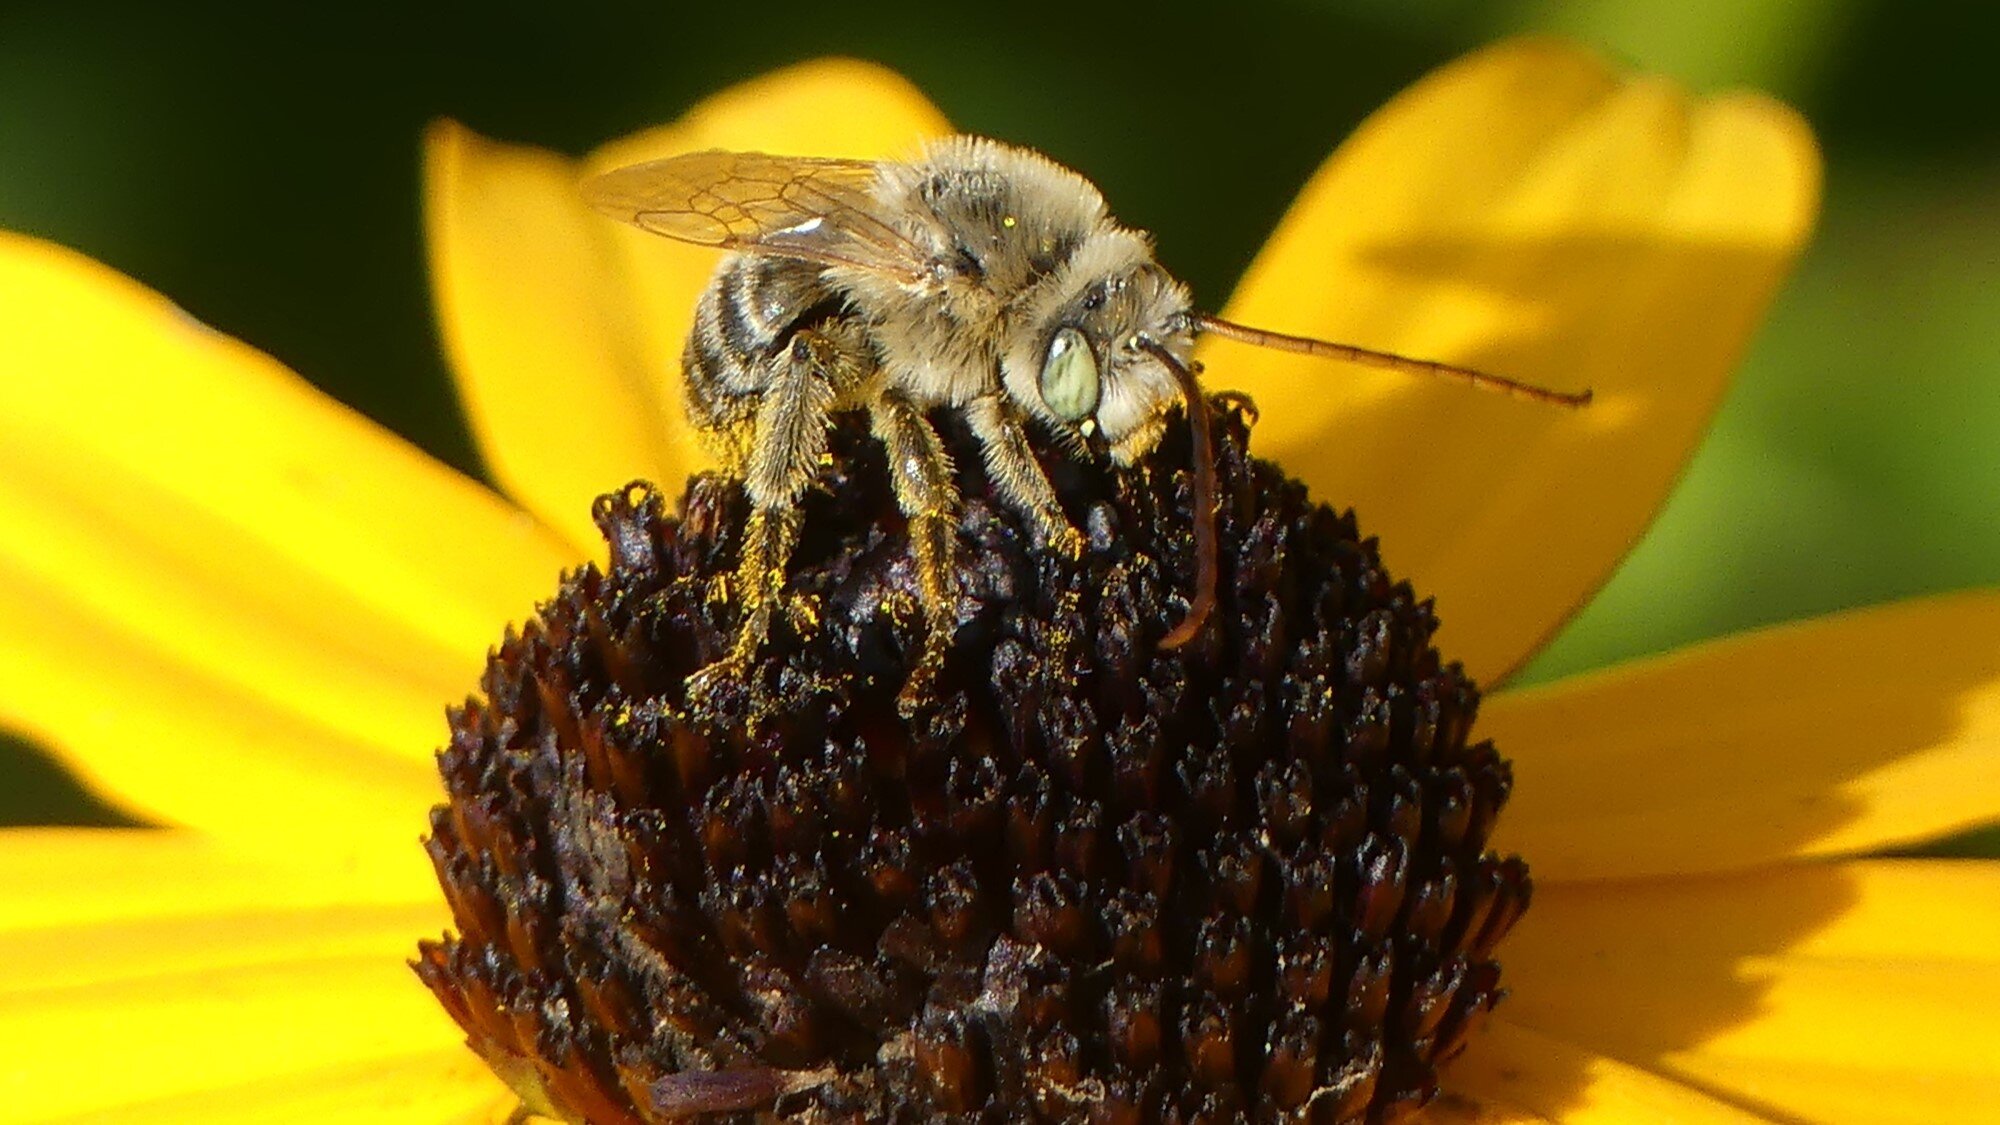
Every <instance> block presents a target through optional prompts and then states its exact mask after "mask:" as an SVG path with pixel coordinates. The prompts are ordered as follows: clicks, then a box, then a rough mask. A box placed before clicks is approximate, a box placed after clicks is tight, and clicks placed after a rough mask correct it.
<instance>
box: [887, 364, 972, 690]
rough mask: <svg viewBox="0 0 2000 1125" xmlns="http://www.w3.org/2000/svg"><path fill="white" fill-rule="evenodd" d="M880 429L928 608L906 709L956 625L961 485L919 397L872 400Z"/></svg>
mask: <svg viewBox="0 0 2000 1125" xmlns="http://www.w3.org/2000/svg"><path fill="white" fill-rule="evenodd" d="M868 415H869V422H870V424H871V426H872V428H873V429H874V431H875V437H876V439H877V440H879V441H880V442H881V443H882V446H883V448H884V450H885V452H886V453H887V454H888V460H889V479H890V482H891V483H892V484H893V485H894V486H895V490H896V504H897V506H898V507H900V508H901V509H902V510H903V516H904V518H905V519H907V520H908V522H909V529H910V552H911V554H912V555H914V556H915V558H916V564H917V597H918V601H919V602H921V603H922V610H923V615H924V647H923V653H922V655H921V656H920V657H919V658H918V660H917V662H916V664H915V665H914V666H912V668H911V669H910V675H909V679H907V680H906V681H905V682H904V684H903V691H902V694H901V695H899V696H898V697H897V700H896V702H897V706H898V707H899V708H901V709H902V711H903V713H904V714H905V715H908V714H910V713H912V712H913V711H914V710H915V709H916V708H917V707H918V706H919V705H921V704H922V703H923V702H925V701H926V699H927V697H928V695H929V693H930V686H931V683H932V681H933V680H934V679H935V678H936V677H937V673H938V670H939V668H941V667H942V666H943V664H944V654H945V650H946V649H947V648H949V647H950V643H951V637H952V633H953V632H954V631H955V630H956V628H957V623H958V615H957V604H956V603H957V601H958V581H957V578H956V576H955V574H954V572H953V570H952V563H953V554H954V552H953V539H954V537H955V536H956V534H957V531H958V486H957V485H956V484H954V483H953V481H952V464H951V455H950V454H948V453H946V452H945V449H944V443H943V442H942V441H940V440H939V439H938V435H937V431H936V430H935V429H933V428H932V427H931V424H930V420H929V419H927V418H925V417H924V414H923V411H921V410H919V409H918V408H917V406H916V404H915V403H913V402H911V401H910V400H909V399H907V398H905V397H903V396H902V395H901V394H899V393H897V392H896V391H893V390H885V391H883V392H882V393H881V394H879V395H877V396H876V397H875V399H874V401H872V402H871V403H869V408H868Z"/></svg>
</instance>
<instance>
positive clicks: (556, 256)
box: [424, 121, 687, 555]
mask: <svg viewBox="0 0 2000 1125" xmlns="http://www.w3.org/2000/svg"><path fill="white" fill-rule="evenodd" d="M424 152H425V160H424V218H425V223H426V226H427V229H428V232H429V243H430V258H431V287H432V290H433V292H434V293H435V296H436V300H437V309H438V322H439V328H440V331H441V333H442V335H443V339H444V347H445V352H446V354H447V356H448V357H449V358H450V361H451V365H452V371H453V373H454V374H455V375H456V377H457V385H458V391H459V397H460V399H461V400H462V401H463V402H464V404H465V411H466V416H467V418H468V420H469V421H470V422H471V425H472V431H473V434H474V436H475V437H477V438H478V441H479V447H480V450H481V452H483V453H484V454H485V457H486V464H487V468H488V469H489V470H490V471H491V472H492V474H493V479H494V480H496V481H498V482H499V483H500V486H501V487H502V488H504V489H506V490H507V492H508V494H509V495H511V496H513V497H514V498H515V499H517V500H519V501H520V502H521V503H522V504H523V505H524V506H526V507H527V508H528V509H529V510H530V511H532V512H534V513H535V514H536V515H537V516H539V517H541V519H542V520H543V521H544V522H546V523H547V524H548V525H549V526H550V527H553V528H556V529H557V530H559V531H561V532H562V533H563V535H564V536H565V537H567V538H568V539H569V541H570V543H571V544H572V546H573V547H574V549H575V550H576V551H577V552H579V553H580V554H586V555H598V554H601V553H602V549H603V540H602V539H601V537H600V536H599V535H598V534H597V529H596V526H595V525H594V524H593V523H592V522H591V518H590V506H591V501H592V500H593V499H594V498H595V497H596V496H598V495H599V494H600V493H604V492H609V491H611V490H612V489H614V488H617V487H618V486H620V485H622V484H624V483H625V482H627V481H630V480H634V479H645V480H653V481H662V482H672V481H675V480H677V479H678V478H679V477H680V476H682V475H683V474H684V473H685V472H686V471H687V461H686V458H685V457H684V456H683V455H681V454H680V453H678V452H677V451H676V450H674V449H673V448H672V447H671V446H670V445H669V444H668V440H667V437H666V435H665V433H664V432H663V430H662V428H661V421H660V420H661V418H662V417H664V415H665V411H666V406H665V405H664V401H665V400H664V399H663V398H662V396H661V393H660V389H661V388H660V384H661V381H662V379H663V378H665V376H666V373H665V372H663V371H661V370H659V369H657V368H655V367H653V366H651V365H649V364H648V363H647V362H646V357H645V355H644V353H643V352H642V351H641V350H640V348H639V347H638V344H637V337H636V331H637V326H636V324H635V323H634V319H633V311H632V307H631V302H630V300H629V298H628V297H627V295H626V293H625V290H624V287H623V284H622V281H621V279H620V277H619V273H618V269H617V265H616V262H615V261H614V259H613V252H612V249H611V241H610V240H611V231H610V228H609V224H607V223H605V222H603V221H601V220H599V219H598V218H597V217H596V216H595V215H593V214H591V213H590V212H589V211H588V210H587V209H586V208H585V207H584V206H583V201H582V199H581V198H580V197H579V196H578V195H577V188H576V181H577V170H576V165H575V164H574V163H573V162H571V161H570V160H567V159H565V158H563V157H560V156H557V155H556V154H554V153H551V152H545V151H543V150H541V149H536V148H527V147H522V146H516V145H503V144H496V143H494V142H492V141H488V140H485V139H484V138H481V137H479V136H476V135H474V134H473V133H472V132H470V131H469V130H467V129H464V128H462V127H460V126H459V125H457V124H455V123H453V122H449V121H445V122H440V123H438V124H437V125H435V126H433V127H432V128H431V130H430V132H429V133H428V134H427V135H426V136H425V138H424Z"/></svg>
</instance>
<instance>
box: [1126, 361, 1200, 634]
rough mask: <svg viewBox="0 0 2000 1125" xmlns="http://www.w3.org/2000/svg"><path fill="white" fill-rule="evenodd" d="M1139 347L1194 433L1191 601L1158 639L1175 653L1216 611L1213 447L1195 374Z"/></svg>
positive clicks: (1178, 362) (1179, 362)
mask: <svg viewBox="0 0 2000 1125" xmlns="http://www.w3.org/2000/svg"><path fill="white" fill-rule="evenodd" d="M1139 346H1140V347H1142V348H1144V349H1146V351H1148V352H1150V353H1151V354H1152V356H1153V358H1155V359H1157V360H1159V361H1160V362H1161V363H1163V364H1165V365H1166V367H1167V370H1169V371H1171V372H1173V373H1174V378H1175V379H1178V380H1179V381H1180V384H1181V398H1182V400H1183V401H1185V402H1186V403H1187V417H1188V425H1189V427H1190V429H1191V430H1192V431H1193V432H1192V433H1190V434H1189V437H1190V438H1192V439H1193V441H1194V560H1195V563H1194V565H1195V577H1194V587H1195V588H1194V597H1192V598H1190V599H1188V611H1187V616H1186V617H1184V618H1182V619H1181V623H1180V624H1179V625H1176V626H1174V631H1173V632H1171V633H1168V634H1167V635H1166V636H1164V637H1161V638H1160V647H1161V648H1164V649H1176V648H1179V647H1181V646H1182V645H1184V644H1186V643H1188V642H1189V641H1191V640H1194V639H1195V638H1196V637H1198V636H1200V635H1201V627H1202V626H1203V625H1206V624H1208V615H1209V614H1210V613H1211V612H1212V611H1213V610H1214V609H1215V569H1216V563H1215V551H1216V548H1215V445H1214V443H1213V442H1212V441H1211V440H1210V439H1209V434H1208V401H1207V400H1206V399H1204V398H1202V395H1201V384H1200V383H1198V382H1196V381H1195V377H1194V372H1192V371H1190V370H1188V367H1187V365H1186V364H1184V363H1182V362H1181V361H1180V360H1178V359H1175V358H1174V353H1172V352H1170V351H1168V350H1167V349H1166V347H1165V346H1164V345H1162V344H1160V342H1159V341H1157V340H1154V339H1152V338H1151V337H1148V336H1141V337H1139Z"/></svg>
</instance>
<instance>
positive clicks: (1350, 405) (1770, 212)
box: [1201, 40, 1819, 682]
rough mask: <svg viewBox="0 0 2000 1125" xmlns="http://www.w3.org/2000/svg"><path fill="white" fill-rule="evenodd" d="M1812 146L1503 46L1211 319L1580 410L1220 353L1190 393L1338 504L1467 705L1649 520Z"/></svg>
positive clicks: (1451, 83)
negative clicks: (1518, 382) (1229, 398)
mask: <svg viewBox="0 0 2000 1125" xmlns="http://www.w3.org/2000/svg"><path fill="white" fill-rule="evenodd" d="M1818 184H1819V164H1818V158H1817V155H1816V152H1815V149H1814V146H1813V141H1812V137H1811V134H1810V132H1809V131H1808V130H1807V128H1806V126H1805V125H1804V124H1803V123H1802V122H1801V121H1800V120H1799V119H1798V117H1797V116H1796V115H1795V114H1793V113H1792V112H1791V111H1790V110H1788V109H1786V108H1785V107H1783V106H1781V105H1778V104H1776V103H1774V102H1772V101H1770V100H1768V99H1766V98H1762V97H1758V96H1755V95H1748V94H1733V95H1726V96H1723V97H1719V98H1714V99H1710V100H1705V101H1701V100H1694V99H1691V98H1689V97H1688V96H1687V95H1686V94H1684V93H1682V92H1681V91H1679V90H1678V89H1676V88H1674V87H1673V86H1672V85H1671V84H1669V83H1667V82H1664V81H1662V80H1660V79H1657V78H1651V77H1632V76H1622V75H1619V74H1617V73H1615V72H1614V71H1612V70H1611V69H1610V68H1609V67H1608V66H1606V65H1605V64H1604V63H1602V62H1600V61H1599V60H1597V59H1596V58H1594V57H1592V56H1589V55H1587V54H1584V53H1582V52H1580V51H1579V50H1577V49H1575V48H1572V47H1568V46H1565V45H1562V44H1559V43H1554V42H1549V41H1543V40H1525V41H1514V42H1510V43H1505V44H1502V45H1500V46H1498V47H1495V48H1492V49H1489V50H1486V51H1482V52H1480V53H1478V54H1476V55H1473V56H1471V57H1470V58H1468V59H1465V60H1463V61H1461V62H1459V63H1457V64H1455V65H1453V66H1450V67H1447V68H1446V69H1444V70H1442V71H1440V72H1439V73H1437V74H1435V75H1433V76H1432V77H1430V78H1428V79H1426V80H1425V81H1423V82H1422V83H1420V84H1418V85H1417V86H1416V87H1414V88H1413V89H1411V90H1409V91H1408V92H1406V93H1405V94H1403V95H1402V96H1400V97H1399V98H1397V99H1396V100H1395V101H1393V102H1391V103H1390V104H1389V105H1388V106H1387V107H1385V108H1384V109H1382V110H1381V111H1380V112H1378V113H1376V114H1375V115H1374V117H1372V118H1371V119H1370V120H1369V121H1368V122H1367V123H1365V124H1364V125H1363V126H1362V127H1361V129H1360V130H1359V131H1358V132H1356V133H1355V134H1354V136H1353V137H1352V138H1350V139H1349V140H1348V141H1347V143H1346V144H1344V145H1343V146H1341V148H1340V150H1339V151H1338V152H1336V153H1335V154H1334V156H1333V157H1332V158H1331V159H1330V160H1329V161H1328V162H1327V163H1326V165H1325V166H1324V167H1323V168H1321V169H1320V171H1319V172H1318V173H1317V174H1316V175H1315V176H1314V177H1313V179H1312V181H1311V182H1310V183H1309V184H1307V186H1306V188H1305V190H1304V192H1303V193H1301V195H1300V196H1299V198H1298V201H1297V202H1296V203H1295V204H1294V205H1293V207H1292V210H1291V212H1290V213H1289V214H1287V215H1286V217H1285V219H1284V221H1283V222H1282V223H1281V224H1280V225H1279V227H1278V230H1277V232H1276V233H1275V234H1274V235H1273V236H1272V238H1271V241H1270V242H1269V243H1268V244H1267V245H1266V247H1265V248H1264V251H1263V253H1262V254H1260V255H1259V256H1258V258H1257V260H1256V262H1255V263H1254V264H1253V265H1252V266H1251V268H1250V270H1249V272H1248V274H1247V275H1246V276H1245V277H1244V279H1243V282H1242V284H1241V286H1240V287H1239V289H1238V291H1237V293H1236V295H1235V296H1234V297H1233V298H1232V300H1231V301H1230V304H1229V306H1228V310H1227V315H1229V316H1230V317H1231V318H1233V319H1237V320H1242V321H1246V322H1249V323H1252V324H1256V325H1260V326H1262V327H1267V328H1272V329H1277V330H1280V331H1285V332H1295V333H1303V334H1308V335H1316V336H1322V337H1326V338H1329V339H1334V340H1340V341H1344V342H1347V343H1352V344H1358V345H1362V346H1364V347H1370V348H1377V349H1386V350H1390V351H1395V352H1400V353H1403V354H1406V355H1411V356H1417V357H1421V358H1427V359H1436V360H1442V361H1445V362H1448V363H1459V364H1468V365H1471V366H1474V367H1477V368H1480V369H1482V370H1487V371H1491V372H1494V373H1496V374H1501V375H1507V376H1512V377H1514V378H1517V379H1524V380H1528V381H1530V382H1538V383H1544V384H1548V385H1551V386H1554V387H1557V388H1560V389H1565V390H1576V389H1582V388H1585V387H1589V388H1592V389H1594V390H1595V391H1596V394H1597V401H1596V403H1595V404H1593V405H1592V406H1590V407H1589V408H1587V409H1584V410H1581V411H1570V410H1565V409H1561V408H1557V407H1551V406H1545V405H1538V404H1534V403H1530V402H1524V401H1518V400H1513V399H1508V398H1503V397H1500V396H1497V395H1489V394H1483V393H1479V392H1475V391H1471V390H1468V389H1466V388H1464V387H1461V386H1458V385H1455V384H1445V383H1438V382H1434V381H1428V380H1424V379H1422V378H1411V377H1409V376H1405V375H1400V374H1387V373H1382V372H1374V371H1367V370H1360V369H1347V368H1342V367H1340V366H1338V365H1334V364H1331V363H1327V362H1325V361H1319V360H1310V359H1304V358H1301V357H1298V356H1291V355H1283V354H1278V353H1273V352H1266V351H1262V350H1259V349H1253V348H1246V347H1243V346H1241V345H1237V344H1232V343H1228V342H1224V341H1212V342H1209V343H1208V344H1207V345H1206V346H1204V347H1203V349H1202V351H1201V358H1202V360H1203V362H1205V363H1207V364H1208V365H1209V371H1210V374H1209V376H1208V378H1209V382H1210V384H1211V385H1212V386H1214V387H1218V388H1224V387H1232V388H1237V389H1240V390H1243V391H1247V392H1248V393H1249V394H1250V395H1251V396H1253V397H1254V398H1255V399H1256V400H1257V404H1258V405H1259V406H1260V407H1261V408H1262V411H1263V420H1262V422H1261V423H1260V424H1259V426H1258V428H1257V434H1256V442H1257V448H1258V451H1259V453H1261V454H1262V455H1264V456H1270V457H1275V458H1277V459H1278V460H1280V461H1281V462H1283V463H1284V464H1285V466H1286V468H1287V469H1289V470H1290V471H1292V472H1293V473H1296V474H1298V475H1300V476H1301V477H1303V478H1304V479H1305V480H1306V482H1307V483H1308V484H1310V485H1311V486H1312V488H1313V490H1314V493H1315V494H1316V495H1317V496H1318V497H1320V498H1321V499H1324V500H1326V501H1328V502H1329V503H1332V504H1334V505H1336V506H1339V507H1346V506H1349V505H1352V506H1353V507H1354V508H1355V510H1356V512H1357V513H1358V514H1359V516H1360V518H1361V521H1362V528H1363V529H1364V530H1365V531H1366V532H1368V533H1369V534H1372V535H1378V536H1380V537H1381V539H1382V544H1383V555H1384V558H1385V560H1386V561H1387V563H1388V565H1389V566H1390V567H1391V568H1392V569H1393V570H1394V572H1395V573H1396V574H1398V575H1400V576H1403V577H1406V578H1408V579H1410V580H1411V581H1412V582H1413V583H1415V585H1416V587H1417V589H1419V590H1421V591H1423V592H1424V593H1426V594H1429V595H1434V596H1435V597H1436V598H1437V602H1438V609H1439V613H1440V615H1441V617H1442V618H1443V621H1444V629H1443V632H1442V633H1441V637H1440V640H1441V643H1442V646H1443V648H1444V651H1446V652H1448V653H1450V654H1451V655H1452V656H1453V657H1454V658H1457V659H1461V660H1463V661H1464V662H1465V664H1466V666H1467V668H1468V669H1469V670H1470V671H1471V672H1472V673H1473V675H1474V676H1476V677H1477V678H1479V679H1480V680H1481V681H1482V682H1487V681H1493V680H1495V679H1497V678H1498V677H1500V676H1503V675H1504V674H1505V673H1506V672H1508V671H1509V670H1511V669H1513V668H1515V667H1516V666H1518V665H1519V664H1520V663H1521V662H1522V661H1524V660H1525V659H1526V658H1527V657H1528V656H1529V655H1530V654H1531V653H1532V652H1533V651H1534V650H1535V649H1536V648H1537V647H1538V646H1539V645H1540V644H1541V643H1542V641H1543V640H1544V639H1545V638H1546V637H1547V636H1548V635H1549V634H1550V633H1551V632H1552V631H1553V630H1554V629H1555V628H1556V626H1558V625H1559V624H1560V623H1561V622H1562V621H1563V620H1564V619H1565V618H1566V617H1567V616H1568V615H1569V614H1570V613H1571V612H1572V611H1573V610H1574V609H1575V607H1577V606H1578V605H1580V604H1581V603H1582V602H1583V601H1584V600H1586V599H1587V598H1588V597H1589V596H1590V594H1591V593H1592V591H1594V590H1595V589H1596V588H1597V587H1598V585H1599V584H1601V583H1602V582H1603V581H1604V579H1605V577H1606V576H1607V574H1608V573H1609V571H1610V569H1611V567H1612V566H1613V565H1614V564H1615V563H1616V562H1617V561H1618V559H1619V558H1620V557H1621V556H1622V555H1623V554H1624V553H1625V551H1626V549H1627V548H1628V547H1629V546H1630V545H1631V543H1632V542H1633V540H1635V539H1636V538H1637V537H1638V535H1639V533H1640V532H1641V530H1643V529H1644V527H1645V526H1646V524H1647V523H1648V522H1649V521H1650V520H1651V518H1652V516H1653V513H1654V511H1655V510H1656V509H1657V508H1658V507H1659V505H1660V503H1661V501H1662V499H1663V497H1664V496H1665V495H1666V492H1667V490H1668V489H1669V487H1671V485H1672V484H1673V482H1674V478H1675V476H1676V475H1677V474H1678V473H1679V472H1680V469H1681V466H1682V464H1683V463H1684V462H1685V460H1686V458H1687V456H1688V454H1689V453H1690V452H1691V451H1692V449H1693V447H1694V445H1695V442H1696V440H1697V439H1698V438H1699V436H1700V434H1701V432H1702V429H1703V427H1704V426H1705V425H1706V424H1707V422H1708V419H1709V416H1710V415H1711V414H1712V413H1713V411H1714V409H1715V406H1716V404H1717V402H1718V401H1719V399H1720V397H1721V394H1722V389H1723V386H1724V383H1725V381H1726V379H1727V377H1728V375H1729V372H1730V371H1731V369H1733V368H1734V367H1735V366H1736V363H1737V361H1738V359H1739V358H1740V357H1741V356H1742V353H1743V350H1744V346H1745V344H1746V342H1747V341H1748V339H1749V337H1750V334H1751V332H1752V331H1753V330H1754V328H1755V327H1756V325H1757V323H1758V321H1759V319H1760V318H1761V317H1762V315H1763V312H1764V309H1765V306H1766V305H1767V304H1768V303H1769V301H1770V299H1771V295H1772V293H1773V292H1774V290H1775V289H1776V287H1777V285H1778V283H1779V281H1780V280H1781V279H1782V278H1783V276H1784V275H1785V272H1786V270H1787V268H1788V267H1789V266H1790V264H1791V261H1792V259H1793V257H1794V255H1795V254H1796V253H1797V252H1798V249H1799V246H1800V244H1801V243H1802V242H1803V241H1804V239H1805V237H1806V233H1807V230H1808V228H1809V227H1810V226H1811V225H1812V221H1813V217H1814V214H1815V212H1816V211H1817V207H1818Z"/></svg>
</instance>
